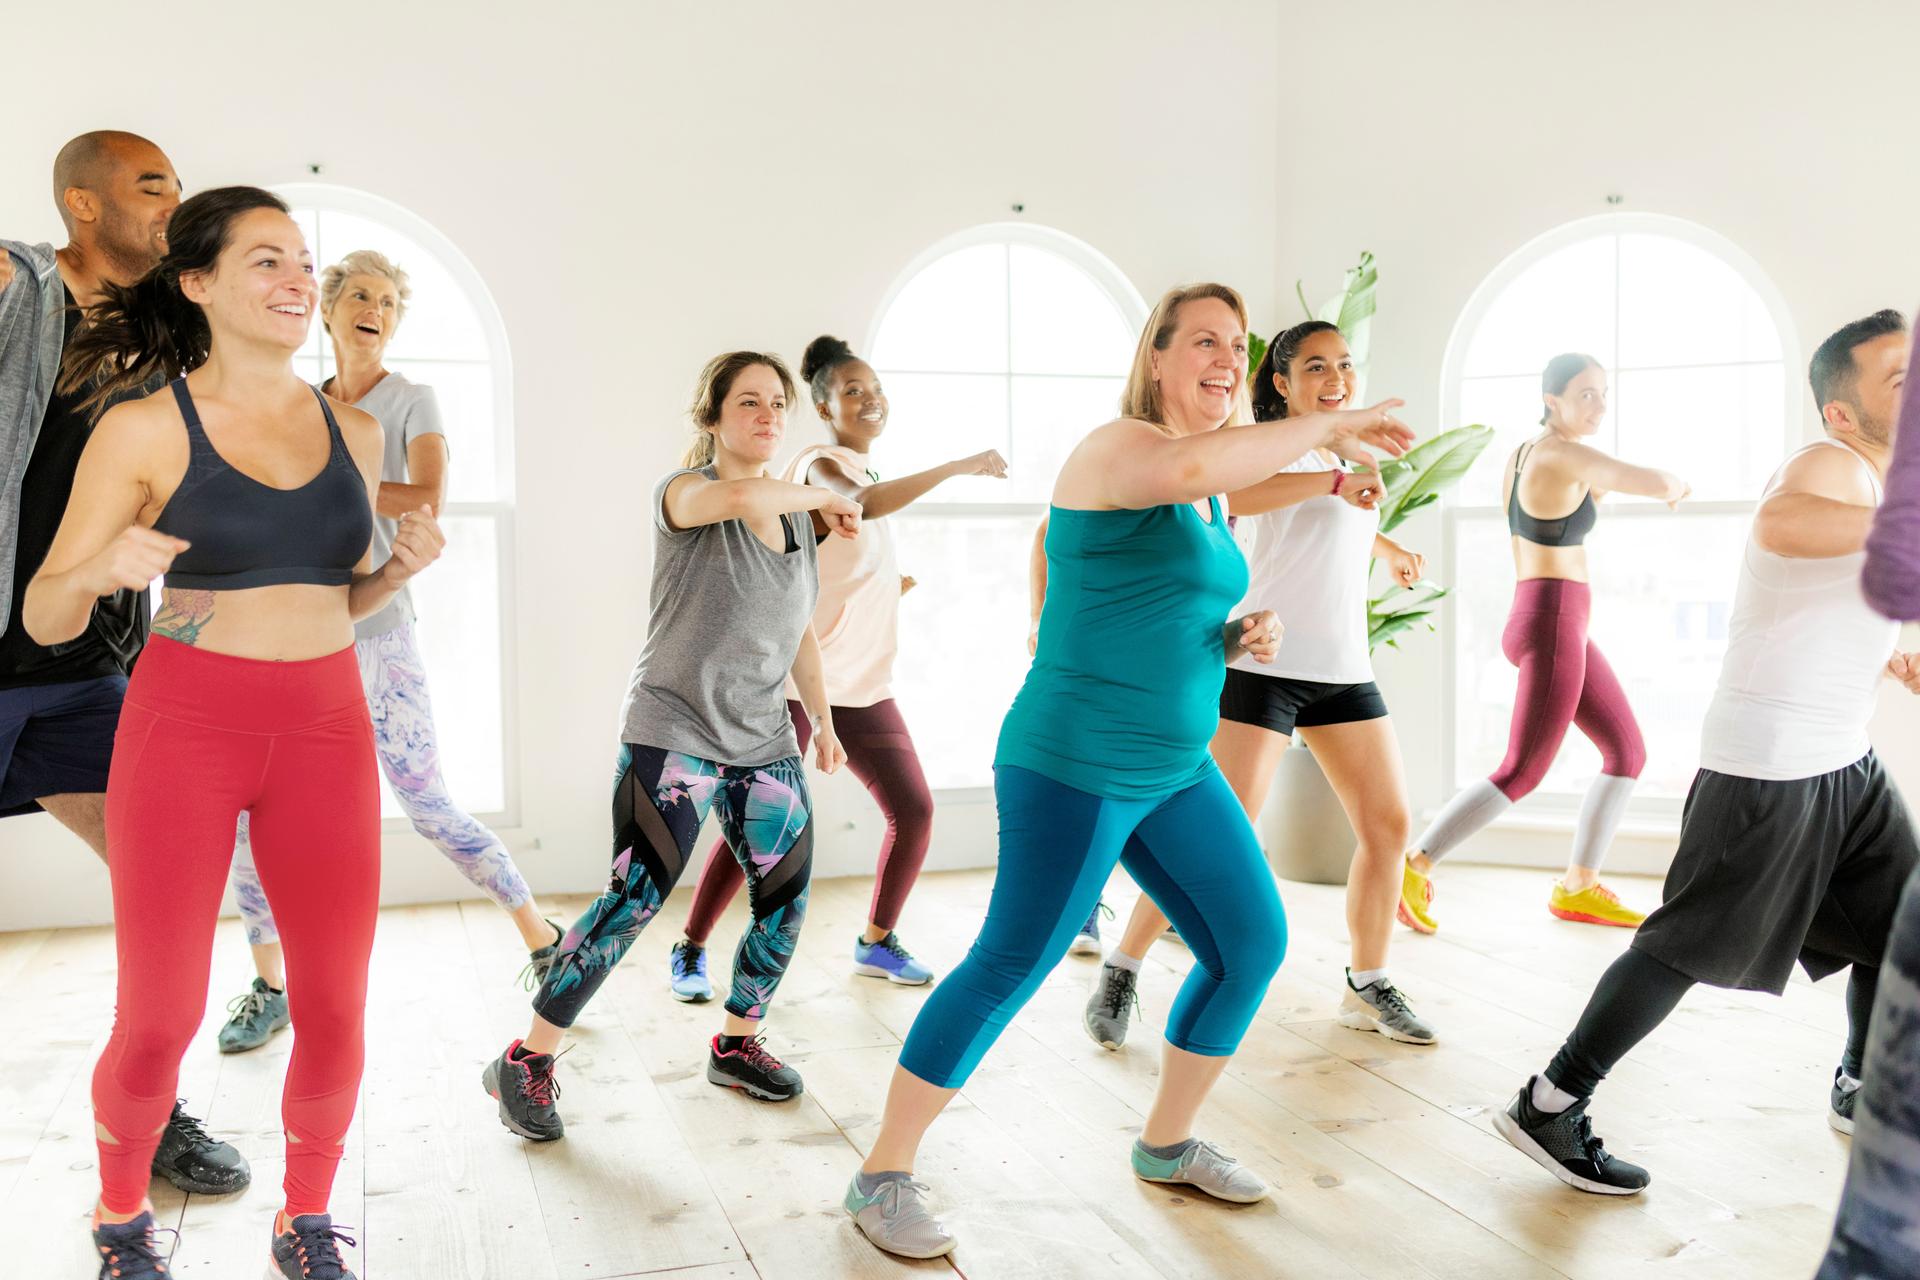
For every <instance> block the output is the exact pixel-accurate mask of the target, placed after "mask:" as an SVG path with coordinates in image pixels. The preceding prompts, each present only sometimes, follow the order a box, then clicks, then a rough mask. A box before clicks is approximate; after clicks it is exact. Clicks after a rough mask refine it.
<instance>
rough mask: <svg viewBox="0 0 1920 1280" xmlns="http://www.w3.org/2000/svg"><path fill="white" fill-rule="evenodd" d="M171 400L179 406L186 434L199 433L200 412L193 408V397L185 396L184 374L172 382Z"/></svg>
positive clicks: (185, 383) (185, 380)
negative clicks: (185, 425)
mask: <svg viewBox="0 0 1920 1280" xmlns="http://www.w3.org/2000/svg"><path fill="white" fill-rule="evenodd" d="M173 399H174V403H175V404H178V405H179V406H180V419H181V421H183V422H185V423H186V424H187V434H188V435H195V434H199V433H201V431H202V428H201V426H200V411H199V410H198V409H196V408H194V407H193V397H192V396H191V395H188V394H187V379H186V376H185V375H184V374H183V375H182V376H180V377H178V378H175V379H174V380H173Z"/></svg>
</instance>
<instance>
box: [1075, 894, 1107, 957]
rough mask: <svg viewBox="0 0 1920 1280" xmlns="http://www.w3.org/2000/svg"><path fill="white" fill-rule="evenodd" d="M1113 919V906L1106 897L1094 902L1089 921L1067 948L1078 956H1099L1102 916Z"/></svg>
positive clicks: (1081, 927)
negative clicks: (1109, 904)
mask: <svg viewBox="0 0 1920 1280" xmlns="http://www.w3.org/2000/svg"><path fill="white" fill-rule="evenodd" d="M1103 914H1104V915H1105V916H1106V917H1107V919H1109V920H1111V919H1113V908H1112V907H1110V906H1108V905H1107V900H1106V899H1105V898H1102V899H1100V901H1098V902H1096V903H1094V904H1093V911H1092V912H1091V913H1089V914H1088V916H1087V922H1086V923H1085V924H1083V925H1081V926H1080V932H1079V933H1077V934H1075V935H1074V938H1073V945H1072V946H1071V947H1068V948H1067V950H1068V951H1070V952H1071V953H1072V954H1074V955H1076V956H1097V955H1099V954H1100V917H1101V916H1102V915H1103Z"/></svg>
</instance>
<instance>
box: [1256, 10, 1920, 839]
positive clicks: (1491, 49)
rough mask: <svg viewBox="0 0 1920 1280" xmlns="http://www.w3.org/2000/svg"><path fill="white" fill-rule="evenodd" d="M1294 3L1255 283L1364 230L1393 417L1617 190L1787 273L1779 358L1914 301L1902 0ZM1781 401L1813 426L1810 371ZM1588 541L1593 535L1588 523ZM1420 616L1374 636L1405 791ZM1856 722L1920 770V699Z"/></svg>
mask: <svg viewBox="0 0 1920 1280" xmlns="http://www.w3.org/2000/svg"><path fill="white" fill-rule="evenodd" d="M1315 12H1316V11H1310V10H1305V9H1300V10H1298V11H1297V13H1298V15H1299V16H1297V17H1296V16H1292V15H1291V14H1290V15H1283V16H1282V18H1281V22H1280V26H1281V33H1280V41H1281V54H1280V58H1281V64H1282V74H1283V78H1284V82H1285V83H1284V87H1283V89H1282V93H1281V108H1280V109H1281V119H1280V128H1279V131H1278V132H1279V137H1278V150H1277V152H1276V156H1277V164H1276V173H1277V175H1278V192H1279V202H1280V203H1279V215H1278V216H1277V217H1276V218H1275V224H1276V226H1278V228H1279V229H1280V234H1279V244H1278V252H1277V254H1276V258H1277V262H1278V267H1279V272H1280V275H1279V277H1278V278H1277V279H1276V280H1275V282H1274V289H1273V294H1274V296H1276V297H1279V298H1281V299H1282V300H1283V302H1284V300H1285V299H1287V298H1288V297H1290V296H1291V289H1292V284H1293V281H1294V279H1295V278H1296V277H1298V276H1304V277H1305V278H1306V279H1307V280H1308V281H1309V283H1310V286H1314V285H1317V290H1316V289H1315V288H1313V287H1310V288H1309V291H1308V296H1309V297H1318V296H1320V295H1321V294H1324V293H1325V292H1326V291H1327V290H1328V289H1330V288H1331V287H1333V286H1334V285H1335V284H1337V283H1338V280H1339V273H1340V271H1341V270H1342V269H1343V268H1345V267H1346V266H1347V265H1348V263H1349V262H1350V261H1351V260H1352V259H1353V257H1354V256H1355V255H1356V254H1357V253H1358V252H1359V251H1360V250H1362V249H1369V250H1372V251H1373V252H1374V253H1375V254H1376V255H1377V256H1378V258H1379V261H1380V274H1381V286H1380V296H1379V305H1380V312H1379V315H1378V317H1377V318H1376V320H1375V323H1374V329H1373V369H1372V372H1371V373H1370V375H1369V380H1368V390H1369V393H1370V394H1372V395H1377V396H1386V395H1396V396H1401V397H1403V398H1405V399H1406V401H1407V410H1406V412H1407V414H1408V415H1409V419H1410V421H1412V422H1413V423H1414V424H1416V426H1419V427H1431V428H1433V429H1440V428H1444V427H1451V426H1457V425H1459V424H1457V423H1450V422H1449V423H1440V422H1435V421H1434V414H1435V413H1436V412H1437V408H1438V404H1439V389H1440V374H1441V360H1442V358H1443V356H1444V354H1445V350H1446V344H1447V340H1448V337H1449V335H1450V334H1451V332H1452V330H1453V325H1454V322H1455V320H1456V318H1457V317H1458V316H1459V314H1460V312H1461V310H1462V309H1463V308H1464V307H1465V305H1466V303H1467V299H1468V297H1469V295H1470V294H1471V293H1472V292H1473V290H1474V288H1475V287H1476V286H1477V285H1478V284H1479V283H1480V281H1481V280H1482V279H1484V278H1485V277H1486V275H1487V274H1488V273H1489V272H1491V271H1492V270H1493V269H1494V268H1495V267H1496V266H1497V265H1498V264H1499V263H1500V261H1501V260H1502V259H1503V258H1505V257H1506V256H1507V255H1508V254H1510V253H1512V252H1513V251H1514V250H1516V249H1518V248H1519V247H1520V246H1522V245H1523V244H1525V243H1526V242H1527V241H1529V240H1531V239H1532V238H1533V237H1534V236H1536V235H1538V234H1540V233H1541V232H1543V231H1547V230H1549V229H1551V228H1553V227H1555V226H1558V225H1560V224H1562V223H1565V222H1568V221H1571V220H1573V219H1575V218H1582V217H1587V216H1589V215H1592V214H1598V213H1606V212H1610V211H1614V210H1615V209H1623V210H1639V211H1647V212H1655V213H1662V214H1669V215H1673V216H1676V217H1681V218H1687V219H1691V220H1692V221H1694V222H1698V223H1701V224H1703V225H1705V226H1707V227H1710V228H1712V229H1713V230H1715V231H1718V232H1719V233H1720V234H1722V235H1724V236H1726V237H1727V238H1729V239H1731V240H1732V241H1734V242H1735V243H1736V244H1738V245H1739V246H1740V247H1741V248H1743V249H1744V250H1746V251H1747V252H1748V253H1749V254H1751V255H1752V256H1753V257H1754V258H1755V259H1757V260H1758V261H1759V263H1760V265H1761V266H1762V268H1763V269H1764V270H1765V271H1766V272H1767V274H1768V275H1769V276H1770V277H1771V278H1772V280H1773V282H1774V284H1776V285H1777V286H1778V287H1779V288H1780V290H1781V292H1782V293H1783V294H1784V295H1785V298H1786V301H1787V304H1788V306H1789V308H1790V310H1791V311H1792V315H1793V319H1794V322H1795V325H1796V327H1797V329H1798V332H1799V345H1800V349H1801V351H1802V354H1803V358H1804V357H1806V356H1810V355H1811V354H1812V352H1813V348H1814V347H1815V346H1816V345H1817V344H1818V343H1819V342H1820V340H1821V339H1822V338H1824V337H1825V336H1826V335H1827V334H1828V333H1830V332H1831V331H1832V330H1834V329H1835V328H1837V327H1838V326H1839V325H1841V324H1843V323H1845V322H1846V321H1848V320H1851V319H1853V318H1855V317H1857V316H1860V315H1864V314H1866V313H1867V312H1869V311H1873V310H1876V309H1878V308H1880V307H1884V306H1896V307H1902V308H1908V309H1911V308H1912V307H1913V306H1914V304H1915V302H1916V301H1920V238H1916V237H1915V236H1914V234H1913V230H1912V226H1911V222H1912V220H1911V218H1910V217H1909V216H1906V214H1907V211H1908V210H1910V209H1911V208H1913V207H1914V206H1915V205H1916V204H1920V173H1915V172H1914V171H1913V168H1912V166H1911V165H1908V164H1906V163H1905V162H1904V161H1903V160H1902V158H1901V156H1902V154H1903V152H1902V148H1901V147H1900V146H1899V145H1898V140H1899V139H1900V138H1902V137H1903V136H1904V133H1903V130H1904V128H1905V127H1906V124H1907V122H1908V121H1909V119H1910V115H1911V107H1910V101H1909V100H1910V94H1909V92H1908V91H1907V90H1908V86H1909V85H1910V83H1911V59H1910V56H1909V51H1910V50H1911V49H1912V48H1913V45H1914V41H1915V39H1916V38H1917V37H1920V10H1916V9H1915V8H1913V7H1912V6H1905V5H1888V4H1883V3H1874V2H1873V0H1838V2H1836V3H1833V4H1828V5H1822V6H1819V7H1818V8H1808V7H1805V6H1799V5H1789V4H1782V3H1762V4H1753V3H1739V2H1737V0H1695V2H1694V3H1690V4H1684V5H1673V4H1665V3H1656V2H1655V0H1614V2H1613V3H1609V4H1606V5H1522V4H1517V3H1502V2H1499V0H1479V2H1478V3H1474V4H1470V5H1428V4H1415V3H1410V2H1409V0H1391V2H1390V3H1386V4H1376V5H1367V6H1359V7H1351V6H1350V7H1348V8H1346V9H1343V10H1341V11H1339V14H1338V16H1337V17H1336V16H1329V15H1327V14H1325V13H1324V12H1321V13H1320V14H1319V16H1318V17H1310V16H1308V15H1310V14H1313V13H1315ZM1321 20H1324V21H1326V22H1329V23H1330V24H1331V27H1332V29H1331V30H1326V29H1318V28H1316V27H1315V26H1314V23H1315V22H1317V21H1321ZM1609 195H1619V196H1621V197H1623V201H1622V203H1621V204H1619V205H1617V206H1616V205H1611V204H1609V203H1608V202H1607V197H1608V196H1609ZM1295 309H1296V310H1297V307H1296V308H1295ZM1287 314H1288V315H1291V314H1293V312H1292V311H1289V312H1287ZM1801 411H1802V417H1803V419H1804V422H1805V427H1806V430H1807V431H1808V432H1811V431H1813V430H1814V422H1815V416H1816V415H1815V410H1814V406H1813V403H1812V396H1811V394H1808V395H1806V396H1805V397H1804V400H1803V404H1802V406H1801ZM1700 429H1701V430H1703V431H1716V432H1717V431H1736V430H1739V429H1740V424H1738V423H1731V422H1730V423H1713V422H1708V423H1701V424H1700ZM1407 534H1408V535H1409V536H1408V537H1407V538H1406V539H1403V540H1404V541H1408V542H1409V543H1411V544H1412V545H1416V546H1419V547H1422V548H1423V549H1427V550H1429V551H1436V552H1437V550H1438V548H1439V545H1440V521H1439V519H1438V518H1437V517H1433V516H1428V517H1422V518H1419V519H1416V520H1415V521H1412V522H1410V523H1409V524H1408V526H1407ZM1594 548H1595V554H1597V555H1605V554H1607V550H1606V529H1605V525H1604V522H1603V524H1602V527H1601V530H1600V532H1599V534H1598V535H1597V541H1596V542H1595V544H1594ZM1485 571H1486V572H1493V573H1500V574H1506V575H1509V576H1510V575H1511V566H1509V565H1505V564H1500V565H1492V566H1487V568H1486V570H1485ZM1443 625H1444V624H1443ZM1909 639H1912V637H1911V636H1910V637H1909ZM1438 641H1439V637H1438V636H1422V637H1416V638H1415V639H1414V640H1412V641H1410V642H1406V644H1405V648H1404V651H1403V652H1401V653H1392V652H1386V653H1384V655H1383V656H1381V657H1380V658H1379V661H1378V671H1379V675H1380V679H1381V683H1382V685H1383V687H1384V690H1385V692H1386V694H1387V698H1388V702H1389V704H1390V705H1391V706H1392V708H1393V712H1394V718H1395V720H1396V722H1397V724H1398V726H1399V732H1400V737H1401V742H1402V745H1403V748H1404V751H1405V755H1406V761H1407V768H1408V774H1409V779H1408V781H1409V785H1410V788H1411V792H1412V799H1413V803H1414V808H1415V810H1416V812H1420V811H1424V810H1430V809H1431V808H1433V807H1434V806H1436V805H1438V804H1440V803H1441V802H1442V801H1443V800H1444V799H1445V798H1446V792H1447V780H1446V779H1443V778H1442V776H1441V769H1442V763H1441V761H1442V751H1441V748H1442V741H1443V737H1444V728H1445V727H1444V725H1443V724H1442V722H1441V707H1440V702H1439V697H1438V693H1437V690H1438V688H1439V686H1440V683H1441V682H1442V681H1443V680H1444V679H1445V678H1446V674H1447V673H1446V671H1445V668H1444V666H1443V664H1442V661H1441V645H1440V644H1439V643H1438ZM1874 735H1875V740H1876V742H1877V743H1878V744H1879V745H1880V747H1881V749H1882V752H1883V754H1884V755H1885V756H1886V757H1887V759H1888V761H1889V764H1890V767H1892V768H1893V770H1894V772H1895V774H1896V776H1897V777H1899V778H1900V780H1901V783H1902V785H1903V786H1904V787H1905V788H1906V790H1907V791H1908V793H1909V794H1910V795H1920V706H1916V705H1915V704H1914V703H1913V702H1912V701H1911V699H1908V698H1906V695H1904V694H1902V695H1900V697H1899V698H1895V697H1891V696H1889V697H1883V699H1882V708H1881V714H1880V716H1879V718H1878V719H1877V721H1876V723H1875V726H1874ZM1527 809H1528V806H1526V805H1522V806H1521V809H1520V810H1518V811H1517V814H1519V815H1522V816H1524V815H1525V813H1526V812H1527ZM1541 845H1542V842H1541V840H1540V839H1539V836H1538V833H1537V832H1536V831H1514V832H1510V833H1508V834H1507V835H1506V836H1505V837H1504V838H1503V837H1502V834H1501V833H1499V832H1494V833H1491V834H1490V835H1489V837H1487V838H1486V839H1484V840H1483V841H1481V842H1479V844H1478V845H1477V846H1476V848H1477V850H1478V851H1479V852H1481V853H1483V854H1484V855H1486V856H1491V857H1503V856H1504V857H1514V858H1516V859H1525V860H1529V861H1537V860H1538V858H1539V855H1540V853H1541ZM1671 848H1672V834H1671V832H1670V831H1661V830H1658V829H1654V830H1651V831H1645V832H1644V833H1636V832H1633V831H1629V832H1627V833H1623V837H1622V839H1621V841H1620V843H1619V845H1618V847H1617V849H1616V853H1615V856H1614V858H1613V860H1612V861H1613V865H1616V866H1619V867H1621V868H1623V869H1628V868H1631V869H1649V870H1655V869H1661V868H1663V867H1664V865H1665V858H1666V857H1667V856H1668V855H1669V854H1670V853H1671Z"/></svg>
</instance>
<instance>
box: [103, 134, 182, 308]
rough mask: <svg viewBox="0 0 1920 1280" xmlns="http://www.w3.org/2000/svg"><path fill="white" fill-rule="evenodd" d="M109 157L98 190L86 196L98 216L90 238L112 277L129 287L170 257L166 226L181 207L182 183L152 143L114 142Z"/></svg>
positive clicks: (169, 163)
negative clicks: (158, 263)
mask: <svg viewBox="0 0 1920 1280" xmlns="http://www.w3.org/2000/svg"><path fill="white" fill-rule="evenodd" d="M110 156H111V159H110V161H109V163H108V164H107V165H106V166H105V168H104V169H103V170H102V171H101V175H100V177H99V178H98V179H97V181H98V184H99V185H98V187H97V189H94V190H91V191H90V192H88V194H89V195H90V196H91V197H92V199H93V201H94V207H95V208H96V209H97V210H98V215H99V216H98V218H97V219H96V220H95V221H94V222H93V223H92V224H90V232H89V234H90V235H91V237H92V240H93V244H94V247H95V248H96V249H98V250H99V251H100V253H101V255H102V257H104V258H105V260H106V262H107V264H108V266H109V268H110V269H111V271H112V273H113V275H114V276H116V277H117V278H119V279H120V280H121V281H122V282H131V281H134V280H137V279H139V278H140V277H141V276H143V275H145V274H146V273H147V272H148V271H150V270H151V269H152V268H153V265H154V264H155V263H156V262H158V261H160V259H161V257H162V256H164V255H165V254H166V252H167V221H168V219H170V218H172V217H173V211H174V210H175V209H177V208H179V207H180V179H179V177H178V176H177V175H176V174H175V173H174V171H173V163H172V162H171V161H170V160H168V159H167V157H166V154H165V153H164V152H162V151H161V150H160V148H158V147H156V146H154V145H153V144H152V143H150V142H145V141H135V140H128V141H124V142H119V143H115V144H113V145H112V147H111V150H110ZM79 225H83V226H85V225H89V224H79Z"/></svg>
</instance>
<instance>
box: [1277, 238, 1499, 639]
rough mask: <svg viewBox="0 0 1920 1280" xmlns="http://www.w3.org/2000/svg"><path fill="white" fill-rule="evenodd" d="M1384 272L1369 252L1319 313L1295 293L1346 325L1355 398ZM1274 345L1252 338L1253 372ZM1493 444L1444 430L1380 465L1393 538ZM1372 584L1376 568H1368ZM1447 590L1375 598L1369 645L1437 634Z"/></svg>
mask: <svg viewBox="0 0 1920 1280" xmlns="http://www.w3.org/2000/svg"><path fill="white" fill-rule="evenodd" d="M1379 283H1380V272H1379V270H1378V269H1377V268H1376V267H1375V266H1374V261H1373V255H1372V254H1371V253H1362V254H1361V255H1360V260H1359V262H1357V263H1355V264H1354V265H1353V266H1352V267H1349V268H1348V269H1347V274H1346V279H1345V280H1344V281H1343V282H1342V285H1341V289H1340V292H1339V293H1337V294H1335V295H1334V296H1333V297H1331V298H1329V299H1328V300H1327V301H1326V302H1325V303H1323V304H1321V306H1320V309H1319V310H1318V311H1315V310H1314V308H1313V307H1312V306H1310V305H1309V304H1308V302H1307V293H1306V289H1305V288H1304V287H1303V286H1302V285H1301V284H1300V283H1299V282H1298V281H1296V282H1295V284H1294V293H1295V295H1296V296H1297V297H1299V299H1300V307H1301V309H1302V310H1303V311H1305V312H1306V313H1307V318H1308V319H1309V320H1327V321H1331V322H1332V323H1334V324H1337V325H1339V326H1340V332H1341V333H1342V334H1344V335H1345V336H1346V339H1347V349H1348V350H1349V351H1351V352H1352V353H1353V364H1354V375H1355V377H1354V398H1355V400H1356V401H1359V400H1362V399H1363V392H1364V389H1365V386H1366V375H1367V364H1368V357H1369V356H1370V354H1371V352H1372V335H1373V315H1374V310H1375V305H1374V290H1375V288H1376V287H1377V286H1378V285H1379ZM1266 347H1267V344H1266V343H1265V342H1264V341H1263V340H1261V339H1260V338H1259V337H1257V336H1254V337H1252V338H1251V342H1250V348H1249V350H1248V352H1247V360H1248V363H1249V367H1257V366H1258V365H1259V363H1260V360H1261V358H1262V357H1263V356H1264V355H1265V354H1266ZM1492 442H1493V429H1492V428H1491V427H1485V426H1481V425H1479V424H1478V423H1475V424H1473V425H1471V426H1464V427H1455V428H1454V429H1453V430H1451V431H1443V432H1441V433H1440V434H1439V435H1437V436H1434V437H1433V438H1432V439H1430V440H1424V441H1422V442H1420V443H1419V444H1418V445H1415V446H1414V447H1413V448H1412V449H1409V450H1408V451H1407V452H1406V455H1405V456H1404V457H1399V458H1386V459H1383V460H1382V461H1381V463H1380V484H1381V488H1383V489H1384V490H1385V491H1386V494H1385V496H1384V497H1383V498H1382V499H1381V501H1380V532H1381V533H1391V532H1392V531H1393V530H1395V529H1397V528H1399V527H1400V525H1401V524H1403V523H1405V521H1406V520H1407V518H1408V517H1409V516H1411V515H1413V513H1414V512H1416V511H1419V510H1422V509H1423V508H1426V507H1430V506H1432V505H1433V504H1434V503H1436V502H1438V501H1440V495H1441V494H1442V493H1444V492H1445V491H1446V490H1447V489H1448V488H1450V487H1451V486H1453V485H1455V484H1457V483H1459V481H1460V478H1461V477H1462V476H1464V475H1466V474H1467V472H1468V470H1470V469H1471V468H1472V466H1473V464H1474V463H1475V462H1476V461H1478V460H1479V457H1480V455H1481V453H1483V452H1484V451H1485V450H1486V447H1487V446H1488V445H1489V444H1491V443H1492ZM1367 573H1368V575H1369V580H1371V575H1372V573H1373V566H1372V565H1371V564H1370V565H1368V566H1367ZM1446 595H1447V589H1446V588H1445V587H1443V586H1440V585H1439V584H1438V583H1435V582H1431V581H1429V580H1427V579H1425V578H1422V579H1421V580H1420V581H1418V582H1416V583H1414V584H1413V585H1412V586H1410V587H1403V586H1392V587H1389V588H1387V589H1386V590H1385V591H1383V592H1381V593H1380V594H1379V595H1376V596H1374V597H1372V598H1371V599H1369V600H1368V601H1367V648H1368V649H1369V650H1372V649H1377V648H1379V647H1380V646H1381V645H1383V644H1385V645H1390V646H1392V647H1393V648H1396V649H1397V648H1399V647H1400V643H1399V637H1400V635H1401V634H1402V633H1403V632H1407V631H1410V630H1412V629H1414V628H1415V627H1425V628H1426V629H1427V630H1428V631H1432V630H1434V620H1433V614H1434V612H1435V610H1436V608H1437V607H1438V605H1439V603H1440V601H1441V600H1443V599H1445V598H1446Z"/></svg>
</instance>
